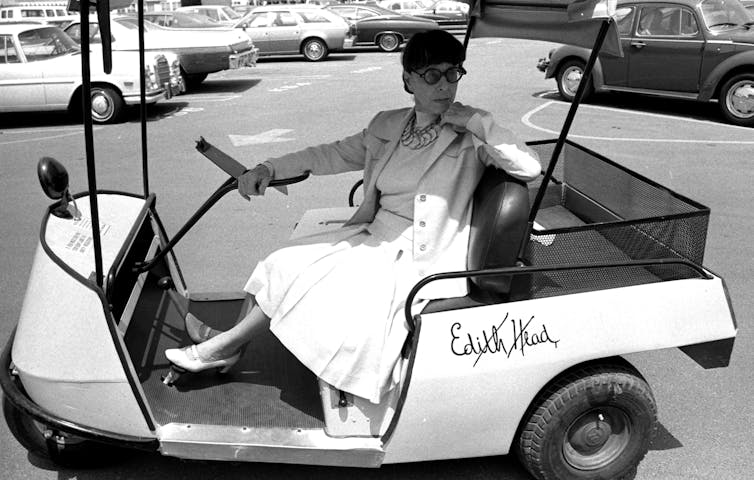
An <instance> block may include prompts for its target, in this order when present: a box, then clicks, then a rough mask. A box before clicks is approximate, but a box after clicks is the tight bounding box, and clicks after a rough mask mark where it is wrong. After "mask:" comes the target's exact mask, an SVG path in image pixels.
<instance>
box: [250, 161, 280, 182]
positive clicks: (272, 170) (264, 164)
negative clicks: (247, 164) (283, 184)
mask: <svg viewBox="0 0 754 480" xmlns="http://www.w3.org/2000/svg"><path fill="white" fill-rule="evenodd" d="M257 167H264V168H266V169H267V171H268V172H270V178H275V167H273V166H272V164H271V163H270V162H268V161H264V162H262V163H259V164H257ZM255 168H256V167H255Z"/></svg>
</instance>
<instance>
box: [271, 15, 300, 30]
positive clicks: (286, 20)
mask: <svg viewBox="0 0 754 480" xmlns="http://www.w3.org/2000/svg"><path fill="white" fill-rule="evenodd" d="M272 25H273V26H275V27H295V26H296V25H298V22H296V17H294V16H293V14H292V13H290V12H277V15H276V17H275V20H274V21H273V23H272Z"/></svg>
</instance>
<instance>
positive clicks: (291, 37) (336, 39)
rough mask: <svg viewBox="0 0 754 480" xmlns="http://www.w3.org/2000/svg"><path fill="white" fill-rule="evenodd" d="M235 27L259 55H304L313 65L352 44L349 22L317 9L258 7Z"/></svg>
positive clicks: (296, 6) (309, 7)
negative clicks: (255, 48)
mask: <svg viewBox="0 0 754 480" xmlns="http://www.w3.org/2000/svg"><path fill="white" fill-rule="evenodd" d="M235 26H236V28H240V29H243V30H244V31H245V32H246V34H247V35H248V36H249V37H250V38H251V39H252V40H253V41H254V44H255V45H256V46H257V47H259V54H260V55H290V54H294V55H304V57H305V58H306V59H307V60H309V61H312V62H316V61H319V60H324V59H325V58H327V55H328V54H329V53H330V52H337V51H342V50H343V49H345V48H348V47H350V46H351V45H353V37H352V36H351V35H350V34H349V29H350V27H349V25H348V23H347V22H346V21H345V20H344V19H343V18H342V17H341V16H339V15H337V14H335V13H333V12H330V11H328V10H323V9H322V8H321V7H318V6H309V5H287V4H281V5H270V6H265V7H258V8H255V9H254V10H252V11H251V12H250V13H248V14H247V15H246V16H245V17H243V18H242V19H241V20H240V21H239V22H238V23H236V25H235Z"/></svg>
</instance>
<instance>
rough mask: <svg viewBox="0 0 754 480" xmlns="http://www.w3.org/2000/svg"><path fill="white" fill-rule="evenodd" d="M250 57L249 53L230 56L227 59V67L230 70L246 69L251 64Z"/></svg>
mask: <svg viewBox="0 0 754 480" xmlns="http://www.w3.org/2000/svg"><path fill="white" fill-rule="evenodd" d="M250 57H251V55H250V54H249V53H240V54H237V55H231V56H230V58H229V59H228V61H229V65H228V66H229V67H230V68H231V69H233V68H241V67H247V66H249V65H250V64H251V59H250Z"/></svg>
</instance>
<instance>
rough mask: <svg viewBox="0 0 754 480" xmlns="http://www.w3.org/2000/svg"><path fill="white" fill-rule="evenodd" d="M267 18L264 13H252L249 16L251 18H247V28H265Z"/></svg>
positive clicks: (267, 22) (267, 23)
mask: <svg viewBox="0 0 754 480" xmlns="http://www.w3.org/2000/svg"><path fill="white" fill-rule="evenodd" d="M268 19H269V17H268V16H267V13H266V12H263V13H253V14H252V15H251V18H249V22H248V23H249V27H251V28H259V27H266V26H267V25H269V21H268Z"/></svg>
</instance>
